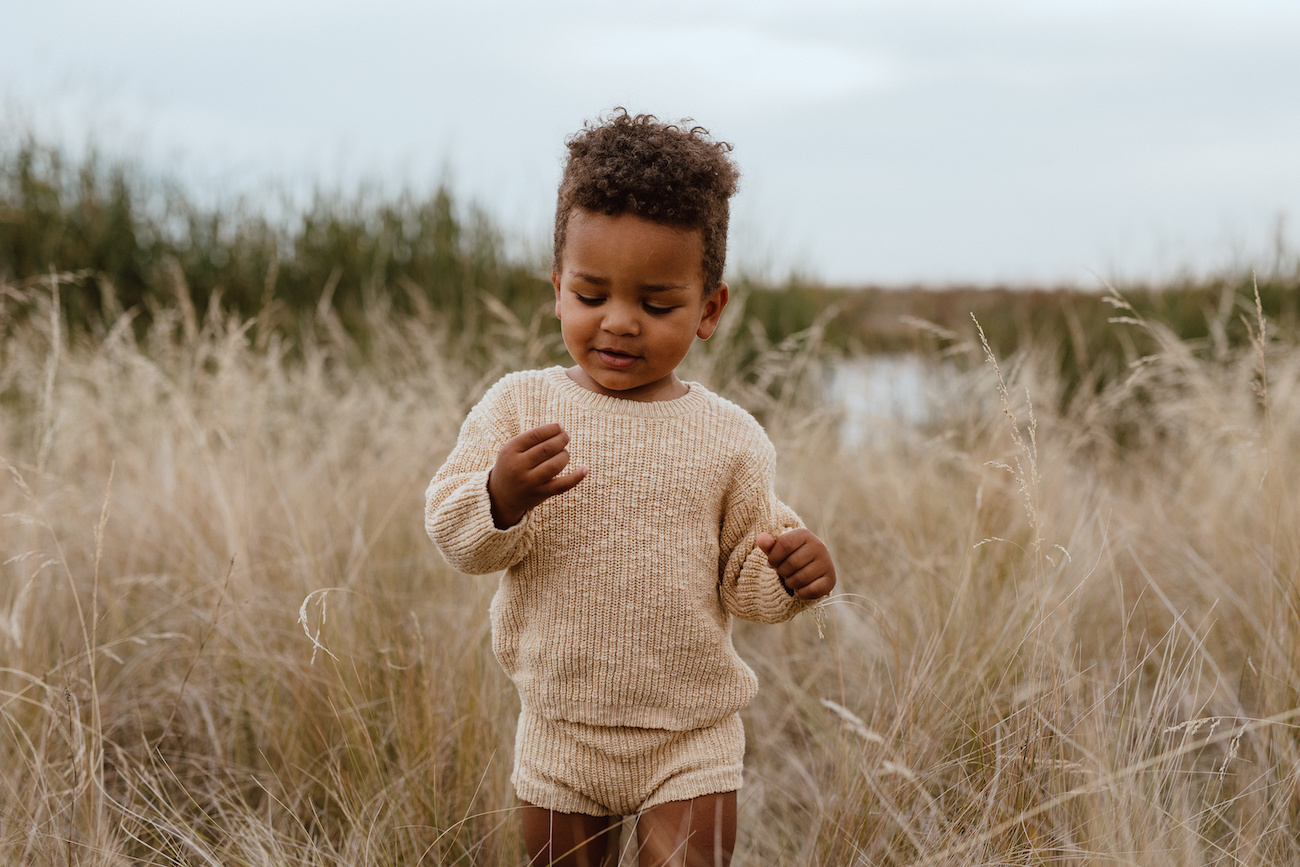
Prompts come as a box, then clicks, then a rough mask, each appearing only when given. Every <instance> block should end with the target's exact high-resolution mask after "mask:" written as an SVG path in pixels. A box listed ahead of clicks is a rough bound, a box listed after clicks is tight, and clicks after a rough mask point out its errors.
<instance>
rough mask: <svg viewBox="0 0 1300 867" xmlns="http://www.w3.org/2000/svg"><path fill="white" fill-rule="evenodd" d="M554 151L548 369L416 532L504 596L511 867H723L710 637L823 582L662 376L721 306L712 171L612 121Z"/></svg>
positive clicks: (721, 424)
mask: <svg viewBox="0 0 1300 867" xmlns="http://www.w3.org/2000/svg"><path fill="white" fill-rule="evenodd" d="M568 151H569V155H568V160H567V162H566V165H565V169H564V174H563V177H562V179H561V181H560V188H559V197H558V205H557V208H556V216H555V247H554V258H553V262H552V271H551V282H552V283H553V284H554V287H555V315H556V316H557V317H558V318H559V320H560V329H561V332H562V334H563V337H564V345H565V348H566V349H567V350H568V351H569V354H570V355H571V356H572V357H573V361H574V366H573V367H570V368H568V369H564V368H562V367H554V368H550V369H546V370H530V371H521V372H517V373H511V374H509V375H507V376H505V377H504V378H502V379H501V380H500V381H498V382H497V383H496V384H495V385H493V386H492V388H491V389H489V390H488V392H487V394H486V395H484V397H483V398H482V400H481V401H480V402H479V403H478V404H477V405H476V406H475V407H474V408H473V410H471V412H470V414H469V416H468V417H467V418H466V420H465V422H464V425H463V426H462V428H461V431H460V436H459V439H458V440H457V443H456V446H455V448H454V449H453V451H452V452H451V454H450V455H449V456H448V458H447V460H446V463H444V464H443V466H442V467H441V469H439V470H438V472H437V475H435V476H434V478H433V481H432V482H431V483H430V484H429V488H428V492H427V495H426V499H427V502H426V508H425V527H426V529H427V530H428V533H429V535H430V537H432V539H433V540H434V542H435V543H436V544H437V546H438V548H439V550H440V551H441V552H442V554H443V556H444V557H446V559H447V561H448V562H449V563H451V565H452V566H454V567H455V568H457V569H459V570H461V571H463V572H469V573H474V574H482V573H490V572H497V571H499V570H505V575H504V576H503V577H502V578H501V584H500V588H499V589H498V590H497V593H496V596H495V597H494V598H493V601H492V605H491V619H492V649H493V651H494V653H495V654H496V657H497V659H498V661H499V662H500V663H501V666H502V667H503V668H504V669H505V672H506V674H507V675H509V677H510V679H511V680H512V681H513V682H514V684H515V686H516V688H517V689H518V691H519V697H520V702H521V709H520V714H519V725H518V730H517V733H516V739H515V758H514V769H513V774H512V781H513V783H514V786H515V791H516V793H517V794H518V796H519V798H520V800H521V801H522V802H523V806H522V817H523V833H524V842H525V845H526V847H527V849H528V852H529V856H530V858H531V859H532V860H531V861H530V864H570V865H613V864H615V863H616V861H617V849H618V829H619V820H620V818H621V817H622V816H625V815H635V816H636V817H637V820H636V837H637V845H638V852H639V859H640V863H641V864H642V865H667V864H671V865H695V864H701V865H705V864H707V865H717V864H727V863H729V861H730V859H731V853H732V849H733V847H734V844H735V836H736V790H737V789H738V788H739V787H740V784H741V777H742V771H743V758H744V751H745V734H744V729H743V727H742V725H741V722H740V716H739V711H740V710H741V708H743V707H745V705H747V704H748V703H749V701H750V700H751V699H752V698H753V697H754V694H755V692H756V691H757V679H756V678H755V676H754V673H753V671H751V670H750V668H749V667H748V666H747V665H746V664H745V663H744V662H743V661H742V660H741V659H740V657H739V656H738V655H737V653H736V650H735V649H734V647H733V646H732V642H731V619H732V617H742V618H744V619H746V620H753V621H758V622H762V623H777V622H780V621H784V620H787V619H789V618H790V617H793V616H794V615H795V614H797V613H798V612H799V611H801V610H803V609H804V608H806V607H808V606H809V605H811V604H812V603H813V601H814V600H816V599H818V598H820V597H823V596H825V595H827V594H828V593H830V592H831V590H832V588H834V586H835V567H834V565H833V563H832V562H831V557H830V554H829V552H828V551H827V549H826V546H825V544H823V543H822V541H821V540H820V539H818V538H817V536H815V535H813V533H811V532H810V531H809V530H807V529H806V528H804V527H803V526H802V524H801V522H800V520H799V518H798V516H796V515H795V514H794V512H792V511H791V510H790V509H789V508H787V507H786V506H785V505H784V504H783V503H781V501H780V500H778V499H777V498H776V496H775V494H774V493H773V475H774V470H775V460H776V459H775V451H774V449H773V448H772V444H771V443H770V442H769V440H768V438H767V436H766V434H765V433H764V431H763V429H762V427H761V426H760V425H759V424H758V422H757V421H755V420H754V418H753V417H752V416H750V415H749V414H748V413H746V412H745V411H744V410H742V409H741V408H739V407H738V406H736V405H735V404H733V403H731V402H729V401H727V400H725V399H723V398H721V397H719V396H717V395H716V394H713V393H712V392H710V391H709V390H708V389H706V388H704V387H703V386H701V385H699V384H698V383H694V382H684V381H682V380H681V379H679V378H678V376H677V374H676V369H677V365H678V364H679V363H681V361H682V359H683V358H684V357H685V356H686V353H687V351H688V350H689V349H690V347H691V344H692V343H693V342H694V341H695V339H696V338H697V337H698V338H700V339H708V337H709V336H710V335H711V334H712V333H713V331H714V329H716V328H717V325H718V319H719V317H720V316H721V315H722V312H723V309H724V308H725V307H726V305H727V284H726V283H723V282H722V269H723V263H724V260H725V257H726V242H727V219H728V209H729V199H730V197H731V195H732V194H733V193H734V191H735V188H736V180H737V171H736V168H735V166H734V164H733V163H732V161H731V158H730V156H729V151H730V146H729V145H727V144H725V143H722V142H716V141H714V140H712V139H711V138H710V137H709V134H708V133H707V131H705V130H703V129H700V128H698V127H694V128H688V127H686V126H684V125H683V126H676V125H670V124H664V123H660V122H658V121H657V120H656V119H655V118H654V117H651V116H645V115H641V116H636V117H633V116H630V115H628V114H627V113H626V112H623V111H622V110H619V111H618V112H616V113H615V114H614V115H612V116H611V117H609V118H608V119H606V120H604V121H602V122H598V123H596V124H588V125H587V126H586V127H585V128H584V129H583V130H582V131H581V132H579V133H577V134H576V135H575V136H573V137H572V138H571V139H570V140H569V141H568Z"/></svg>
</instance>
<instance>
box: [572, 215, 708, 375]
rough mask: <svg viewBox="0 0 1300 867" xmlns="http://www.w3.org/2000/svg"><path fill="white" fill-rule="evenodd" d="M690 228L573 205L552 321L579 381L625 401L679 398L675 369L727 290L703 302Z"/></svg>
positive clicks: (699, 240) (694, 233) (699, 257)
mask: <svg viewBox="0 0 1300 867" xmlns="http://www.w3.org/2000/svg"><path fill="white" fill-rule="evenodd" d="M703 261H704V239H703V237H702V235H701V233H700V231H699V230H698V229H696V230H686V231H683V230H681V229H676V228H673V227H671V226H665V225H662V224H660V223H656V222H654V221H652V220H647V219H645V218H644V217H638V216H634V215H632V214H619V215H617V216H613V217H609V216H605V215H604V214H598V213H594V212H592V211H587V210H583V209H581V208H578V209H575V210H574V212H573V214H572V216H570V217H569V225H568V231H567V234H566V239H565V244H564V253H563V261H562V262H561V263H560V265H559V268H558V270H556V271H552V272H551V282H552V283H553V284H555V315H556V316H558V317H559V319H560V330H561V331H562V332H563V334H564V346H565V348H566V349H568V350H569V354H570V355H572V356H573V360H574V361H576V362H577V364H578V366H577V367H576V368H574V369H572V370H570V371H569V375H570V376H571V377H573V379H574V380H576V381H577V382H578V383H579V384H580V385H583V386H585V387H586V388H589V389H591V390H592V391H595V392H599V393H601V394H607V395H611V396H614V397H622V398H627V399H630V400H670V399H672V398H675V397H681V396H682V395H683V394H685V393H686V387H685V385H683V384H682V382H681V381H680V380H679V379H678V378H677V375H676V373H675V372H674V371H675V370H676V368H677V365H678V364H680V363H681V361H682V359H683V358H685V357H686V353H687V351H688V350H689V349H690V348H691V344H692V343H693V342H694V341H695V338H696V337H699V338H708V337H709V335H711V334H712V333H713V331H714V329H715V328H717V325H718V316H719V315H720V314H721V313H722V308H723V307H725V306H726V303H727V284H725V283H722V284H719V286H718V288H717V290H716V291H715V292H713V294H711V295H710V296H709V297H708V298H707V299H706V298H705V297H704V268H703Z"/></svg>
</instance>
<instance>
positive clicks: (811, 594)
mask: <svg viewBox="0 0 1300 867" xmlns="http://www.w3.org/2000/svg"><path fill="white" fill-rule="evenodd" d="M834 589H835V575H834V574H830V575H823V576H822V577H820V578H818V579H817V580H816V581H814V582H812V583H811V584H805V585H804V586H803V587H800V588H799V589H798V590H796V591H794V595H795V596H798V597H799V598H800V599H820V598H822V597H823V596H826V595H827V594H829V593H830V592H831V591H832V590H834Z"/></svg>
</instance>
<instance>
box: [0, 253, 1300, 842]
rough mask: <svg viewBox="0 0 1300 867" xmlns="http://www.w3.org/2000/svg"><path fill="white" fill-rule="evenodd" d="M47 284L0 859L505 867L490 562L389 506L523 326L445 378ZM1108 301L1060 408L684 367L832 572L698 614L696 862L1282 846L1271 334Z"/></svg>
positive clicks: (409, 504) (539, 327)
mask: <svg viewBox="0 0 1300 867" xmlns="http://www.w3.org/2000/svg"><path fill="white" fill-rule="evenodd" d="M59 289H60V284H59V279H58V277H57V275H56V276H54V277H51V278H50V280H48V281H46V283H45V284H44V285H34V284H33V285H28V286H26V287H25V288H22V289H19V288H17V287H15V286H9V287H4V290H3V291H5V292H8V293H9V294H11V295H13V294H17V293H20V292H21V293H22V294H23V295H24V297H23V298H22V299H21V301H22V303H23V304H24V305H28V306H30V305H33V304H35V305H43V313H41V312H38V314H37V315H33V316H29V317H27V318H26V319H25V321H24V323H23V324H22V325H21V326H19V327H15V328H14V329H12V330H11V331H9V333H8V336H6V337H5V338H4V343H3V345H2V346H0V362H3V367H2V368H0V370H2V371H3V372H2V373H0V412H2V415H0V460H2V461H3V467H0V470H3V473H4V481H3V482H0V512H2V513H3V514H4V518H3V520H2V521H0V551H2V552H3V556H2V557H0V560H3V566H2V567H0V568H2V569H3V572H2V573H0V574H2V575H3V578H2V579H0V862H3V863H6V864H9V863H13V864H85V865H110V864H111V865H116V864H128V863H130V864H135V863H146V864H186V865H190V864H193V865H200V864H203V865H216V864H221V865H244V864H247V865H273V864H274V865H280V864H313V865H342V864H393V865H396V864H420V863H423V864H448V865H450V864H484V865H497V864H516V863H520V862H521V860H522V852H521V847H520V843H519V834H518V823H517V817H516V816H515V814H514V811H513V799H512V796H511V793H510V789H509V783H508V771H509V764H510V756H509V751H510V744H511V733H512V727H513V718H514V714H515V712H516V705H515V702H516V699H515V697H514V694H513V690H512V689H511V687H510V685H509V684H508V682H507V681H506V680H505V679H504V677H503V676H502V675H501V673H500V672H499V670H498V668H497V666H496V664H495V662H494V661H493V660H492V658H491V652H490V649H489V644H488V626H487V616H486V606H487V603H488V600H489V598H490V596H491V593H492V591H493V589H494V586H493V585H494V582H493V581H492V580H491V579H481V578H470V577H467V576H461V575H458V574H456V573H454V572H452V571H451V570H450V569H449V568H447V567H446V566H445V565H444V564H443V563H442V562H441V561H440V559H439V558H438V557H437V555H436V553H435V551H434V550H433V548H432V546H431V545H430V544H429V542H428V541H427V539H426V538H424V535H423V531H422V528H421V522H420V513H421V506H422V494H423V488H424V485H425V483H426V481H427V479H428V477H429V476H430V475H431V474H432V472H433V471H434V469H436V467H437V465H438V464H439V462H440V460H441V458H442V456H443V455H444V454H445V453H446V451H447V450H448V449H449V448H450V446H451V444H452V442H453V441H454V438H455V434H456V430H457V428H458V426H459V423H460V420H461V418H462V417H463V414H464V412H465V411H466V409H467V408H468V407H469V406H470V405H471V404H472V403H473V401H474V400H475V399H476V398H477V396H478V394H479V393H481V391H482V390H483V388H485V387H486V385H487V384H488V383H489V382H491V381H492V380H493V379H494V378H495V376H496V375H497V374H498V373H500V372H502V371H504V370H505V369H509V368H515V367H519V366H524V365H530V364H537V363H544V362H545V361H547V360H549V359H550V358H552V357H554V352H555V342H554V338H553V336H551V332H550V330H549V329H548V327H547V326H546V323H545V321H544V320H542V319H539V320H537V321H535V322H532V323H521V322H518V321H516V320H513V319H511V318H510V316H509V315H508V314H506V313H505V312H504V311H498V313H499V315H498V316H497V318H496V321H497V322H498V326H497V328H496V330H495V331H494V332H493V333H491V334H488V335H484V337H483V339H484V341H485V342H486V343H487V345H490V346H493V347H494V348H495V353H494V355H493V356H492V357H493V362H492V364H491V365H490V366H488V367H486V368H485V367H483V365H482V364H479V363H475V362H472V361H471V360H470V359H469V358H468V357H467V356H466V354H465V353H463V352H460V351H458V349H457V347H461V346H463V341H464V336H463V335H458V334H450V333H448V332H447V331H446V329H445V328H443V327H441V326H439V324H438V320H437V318H436V316H434V315H433V314H427V313H426V314H423V315H420V314H417V315H406V316H402V317H396V316H393V315H391V314H390V313H389V312H388V311H385V310H384V309H382V307H379V306H372V307H370V308H368V309H367V311H366V316H367V323H366V328H367V333H369V334H370V335H373V336H372V339H371V340H370V343H369V345H368V346H367V348H366V351H365V352H364V353H361V352H359V351H358V350H357V348H356V347H355V346H354V345H353V344H351V342H350V338H349V337H348V333H347V331H345V330H344V329H343V328H341V327H339V325H338V322H337V321H336V320H335V318H334V317H333V314H332V312H331V310H330V309H329V308H328V307H327V306H326V307H322V308H321V309H320V310H319V311H318V317H317V320H316V322H315V324H314V325H313V327H312V328H309V329H300V330H298V331H297V332H295V338H294V339H295V344H294V345H292V346H290V345H289V344H288V342H287V341H286V340H282V339H279V338H277V337H275V336H274V333H272V332H270V331H269V330H268V329H263V330H256V331H251V330H250V329H249V327H248V322H246V321H243V320H241V319H240V318H238V317H235V316H229V315H223V314H221V313H220V311H212V312H209V314H208V315H206V316H202V317H200V316H199V315H198V314H197V313H196V312H195V311H193V310H192V309H190V308H189V307H187V306H185V305H183V304H182V305H181V306H179V307H177V308H175V309H172V310H167V311H161V312H158V313H156V314H155V316H154V318H153V321H152V322H151V324H150V326H149V330H148V332H147V333H146V334H144V335H143V336H141V335H138V334H136V329H134V328H132V327H131V326H130V325H129V324H128V323H127V322H126V321H125V320H123V321H122V322H120V323H119V325H118V327H114V328H112V329H110V330H108V331H106V332H105V333H103V334H101V335H99V336H96V337H88V336H86V335H85V334H84V333H78V334H77V335H75V336H71V337H70V336H68V335H66V334H64V333H63V332H62V329H61V327H60V325H59V322H60V319H59V317H58V316H57V315H54V311H56V310H58V309H59V306H60V305H59V301H58V298H57V297H56V295H57V292H58V291H59ZM1121 303H1122V302H1121ZM736 312H737V313H738V314H739V311H736ZM1117 312H1118V314H1120V316H1119V318H1127V319H1130V320H1132V321H1130V322H1120V323H1116V324H1115V325H1114V327H1115V328H1119V329H1141V330H1142V331H1143V332H1144V333H1145V334H1146V335H1147V336H1149V337H1150V338H1152V339H1153V340H1154V341H1155V342H1156V345H1158V346H1159V352H1158V353H1157V354H1154V355H1152V356H1150V357H1148V358H1146V359H1144V360H1143V361H1142V362H1141V363H1140V364H1138V365H1137V366H1135V367H1134V368H1133V369H1132V370H1131V371H1130V375H1129V377H1128V378H1127V379H1126V380H1124V381H1120V382H1115V383H1114V384H1112V385H1110V386H1107V387H1106V388H1105V389H1103V390H1102V391H1101V392H1100V393H1099V394H1098V395H1096V396H1091V395H1089V396H1081V397H1078V398H1076V399H1074V400H1072V401H1071V400H1063V399H1060V398H1061V394H1060V390H1061V389H1062V388H1064V386H1063V384H1062V383H1061V382H1060V380H1059V377H1057V375H1056V374H1054V373H1053V372H1052V371H1053V370H1055V369H1056V368H1055V367H1054V365H1053V363H1052V360H1051V359H1050V357H1049V356H1050V353H1047V352H1044V353H1043V354H1042V355H1041V356H1039V355H1036V354H1035V352H1034V350H1032V349H1030V350H1028V351H1025V352H1023V353H1021V354H1019V355H1017V356H1015V357H1013V358H1007V359H995V358H993V359H991V363H985V364H983V365H976V366H973V367H972V368H971V371H970V372H969V373H965V374H958V373H955V372H954V373H952V374H951V376H952V377H953V380H952V381H951V382H950V383H949V385H950V391H949V392H948V394H949V399H947V400H944V401H942V402H940V404H939V405H938V406H937V407H936V410H935V413H936V414H935V415H934V417H933V420H932V421H931V422H930V423H929V424H928V425H927V426H926V427H925V428H924V429H914V428H908V427H902V426H897V425H881V426H879V427H878V428H876V429H873V430H872V431H870V435H869V436H866V437H863V438H862V440H861V442H862V444H861V445H860V446H855V447H853V448H850V447H849V446H847V445H845V444H843V443H842V442H841V441H840V439H839V437H838V427H837V424H838V421H837V418H836V416H835V413H834V411H833V409H832V408H827V407H822V406H819V404H818V401H817V399H816V394H815V389H812V388H811V385H810V384H814V383H815V373H816V370H815V367H816V365H815V360H816V358H815V355H814V354H812V353H810V352H809V349H808V347H807V346H806V345H805V343H806V341H807V340H809V339H812V338H814V337H815V334H813V335H804V337H803V340H804V341H805V342H801V341H800V340H799V339H796V340H792V341H789V342H787V343H785V344H781V345H777V346H767V347H765V349H764V351H762V352H759V353H757V355H755V354H754V353H752V352H751V353H746V354H744V355H743V356H741V355H733V354H729V351H728V346H729V345H730V344H728V342H727V340H726V339H723V340H721V341H719V344H718V347H717V348H713V347H705V348H704V349H705V351H703V352H701V353H700V354H699V355H698V356H697V357H694V358H692V359H691V361H690V371H689V372H690V374H691V375H692V376H695V377H697V378H703V379H706V380H708V381H710V382H711V383H712V384H714V385H716V386H718V387H719V388H720V389H721V390H723V391H725V392H727V393H729V394H732V395H734V396H736V397H737V398H738V399H741V400H743V401H745V402H747V403H748V404H749V405H751V406H752V407H753V408H754V409H755V410H756V411H758V412H760V414H761V415H762V416H763V418H764V419H765V420H766V421H767V423H768V425H769V428H770V430H771V432H772V434H773V437H774V439H775V440H776V442H777V446H778V450H779V453H780V455H781V470H782V478H781V493H782V494H783V496H785V498H786V499H787V500H788V501H789V502H790V503H791V504H792V505H794V506H795V507H796V508H797V509H798V510H799V511H800V512H801V514H802V515H803V516H804V518H805V519H806V520H807V521H808V522H809V523H810V524H811V525H812V526H814V527H815V528H817V529H818V530H819V531H820V532H821V533H822V534H823V535H824V536H825V538H827V539H828V541H829V542H830V544H831V546H832V548H833V550H834V552H835V554H836V558H837V565H838V569H839V573H840V579H841V584H840V589H839V592H838V593H837V595H836V598H835V600H834V601H833V603H832V604H830V605H829V606H827V607H826V609H825V610H824V612H823V615H824V616H823V617H822V618H821V620H820V622H819V620H818V619H816V618H814V617H812V616H807V615H805V616H804V617H801V618H799V619H798V620H796V621H794V622H793V623H791V624H786V625H783V626H779V627H760V626H752V625H750V624H740V625H739V626H738V627H737V630H736V633H737V642H738V644H739V645H740V647H741V652H742V653H743V654H744V655H745V656H746V658H747V659H749V660H750V661H751V664H752V665H753V666H754V668H755V669H756V671H757V672H758V674H759V676H760V679H761V681H762V684H763V686H762V690H761V692H760V695H759V698H758V699H757V701H756V702H755V703H754V705H753V706H752V707H751V708H750V709H749V711H748V712H747V726H748V730H749V735H750V744H751V746H750V753H749V757H748V762H747V767H748V779H747V783H746V786H745V788H744V789H743V790H742V792H741V825H742V827H741V839H740V843H739V849H738V858H737V862H738V863H740V864H764V865H766V864H821V865H850V864H864V865H865V864H904V863H907V864H971V863H985V864H993V863H996V864H1016V863H1023V864H1083V863H1124V864H1161V865H1166V864H1204V863H1225V864H1226V863H1233V864H1238V863H1250V864H1258V863H1284V862H1293V863H1294V862H1296V861H1300V843H1298V842H1297V831H1298V830H1300V826H1298V825H1297V811H1298V810H1300V788H1298V784H1300V776H1297V775H1298V774H1300V738H1298V737H1297V728H1296V726H1297V725H1300V700H1298V696H1297V685H1298V684H1300V676H1298V674H1300V673H1298V672H1297V667H1298V666H1300V639H1297V635H1298V634H1300V628H1298V627H1300V623H1297V602H1298V600H1297V592H1296V586H1297V579H1298V578H1300V533H1298V532H1297V528H1300V505H1298V500H1297V493H1296V492H1297V491H1300V470H1298V469H1297V466H1300V460H1297V459H1298V458H1300V439H1298V438H1300V351H1297V347H1296V346H1294V345H1292V344H1283V343H1280V342H1278V341H1277V340H1275V339H1274V338H1273V337H1272V336H1271V335H1270V334H1269V333H1268V330H1267V328H1268V326H1267V323H1266V322H1264V321H1262V318H1261V317H1256V318H1254V319H1252V320H1251V328H1252V329H1253V332H1254V334H1255V335H1256V338H1257V339H1256V340H1255V342H1254V343H1253V344H1252V345H1251V346H1250V347H1249V348H1248V349H1247V350H1246V351H1242V352H1236V351H1233V350H1230V349H1226V350H1224V351H1222V352H1220V353H1218V355H1215V354H1213V353H1208V354H1207V353H1202V352H1199V351H1197V350H1196V348H1195V347H1193V346H1190V345H1188V344H1185V343H1182V342H1180V341H1179V340H1177V339H1176V338H1174V337H1172V335H1171V334H1170V333H1169V332H1168V331H1167V330H1165V329H1163V328H1162V326H1161V325H1160V324H1159V323H1155V322H1149V321H1145V320H1142V319H1141V318H1140V317H1137V316H1135V315H1133V312H1132V311H1126V310H1123V309H1122V308H1121V309H1118V310H1117ZM730 327H732V328H734V329H743V328H744V325H743V323H741V322H740V321H739V316H737V317H735V318H734V319H733V321H732V322H731V323H730ZM252 334H256V335H257V336H256V338H255V339H253V340H250V335H252ZM725 336H726V335H723V337H724V338H725ZM978 336H979V335H978V332H977V331H976V330H975V329H974V326H973V325H972V328H971V330H970V334H969V337H970V343H969V352H971V353H973V354H974V356H975V357H976V359H978V358H979V357H981V356H982V355H983V350H982V348H981V347H980V345H979V342H978ZM990 355H991V354H990ZM363 358H364V359H365V360H364V362H363V361H362V359H363ZM755 359H757V360H755ZM1045 359H1046V360H1045ZM782 383H789V385H787V386H786V387H785V388H784V389H783V388H782Z"/></svg>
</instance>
